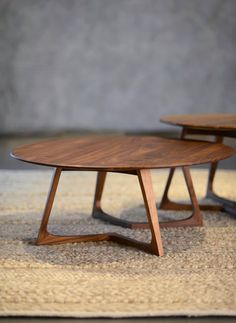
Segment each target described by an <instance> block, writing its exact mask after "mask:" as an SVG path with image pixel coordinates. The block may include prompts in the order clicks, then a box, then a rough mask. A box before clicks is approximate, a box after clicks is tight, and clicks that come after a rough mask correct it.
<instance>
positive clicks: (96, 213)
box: [92, 167, 202, 229]
mask: <svg viewBox="0 0 236 323" xmlns="http://www.w3.org/2000/svg"><path fill="white" fill-rule="evenodd" d="M182 169H183V173H184V178H185V182H186V185H187V188H188V192H189V196H190V200H191V204H189V205H187V204H180V203H174V202H172V201H169V199H168V195H167V193H168V189H169V186H170V183H171V177H170V178H169V179H168V182H167V186H166V189H165V193H164V196H163V199H162V203H161V209H166V210H170V209H171V210H176V211H180V210H192V211H193V212H192V214H191V216H190V217H188V218H186V219H181V220H173V221H165V222H160V226H161V227H164V228H167V227H179V226H201V225H202V215H201V211H200V208H199V205H198V201H197V197H196V194H195V191H194V187H193V182H192V178H191V174H190V171H189V167H182ZM174 170H175V169H174V168H173V169H171V171H170V176H173V173H174ZM124 173H125V172H124ZM103 180H104V177H103V175H102V174H100V173H98V177H97V186H96V193H95V200H94V207H93V212H92V216H93V217H94V218H97V219H100V220H103V221H106V222H109V223H111V224H114V225H118V226H121V227H124V228H130V229H145V228H149V223H148V222H134V221H128V220H124V219H120V218H117V217H115V216H112V215H110V214H107V213H106V212H104V211H103V209H102V203H101V197H102V190H101V187H102V188H103V187H104V181H103Z"/></svg>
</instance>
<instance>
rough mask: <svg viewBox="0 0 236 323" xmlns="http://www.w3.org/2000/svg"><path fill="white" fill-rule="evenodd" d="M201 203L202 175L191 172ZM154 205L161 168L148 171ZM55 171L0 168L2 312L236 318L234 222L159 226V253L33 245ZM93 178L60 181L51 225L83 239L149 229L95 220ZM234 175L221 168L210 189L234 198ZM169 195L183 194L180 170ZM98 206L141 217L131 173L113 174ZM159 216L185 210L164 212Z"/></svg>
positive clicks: (140, 235)
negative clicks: (84, 235) (161, 247)
mask: <svg viewBox="0 0 236 323" xmlns="http://www.w3.org/2000/svg"><path fill="white" fill-rule="evenodd" d="M192 174H193V179H194V183H195V188H196V191H197V195H198V197H199V198H202V197H203V196H204V192H205V185H206V178H207V176H206V175H207V173H206V171H205V170H193V171H192ZM152 175H153V183H154V190H155V193H156V196H157V201H160V197H161V194H162V193H163V189H164V185H165V182H166V178H167V171H154V172H153V173H152ZM50 180H51V171H1V172H0V182H1V185H0V200H1V204H0V237H1V242H0V315H4V316H6V315H16V316H18V315H19V316H22V315H24V316H27V315H30V316H68V317H130V316H133V317H138V316H166V315H193V316H198V315H236V294H235V291H236V274H235V267H236V259H235V257H236V253H235V251H236V218H234V217H233V216H230V215H228V214H226V213H220V212H219V213H213V212H204V213H203V216H204V226H203V227H201V228H200V227H195V228H172V229H162V230H161V234H162V238H163V243H164V250H165V256H164V257H156V256H154V255H151V254H147V253H145V252H142V251H139V250H136V249H134V248H131V247H126V246H121V245H118V244H115V243H112V242H100V243H80V244H78V243H77V244H64V245H54V246H35V244H34V243H35V238H36V236H37V231H38V228H39V224H40V220H41V215H42V211H43V208H44V204H45V200H46V196H47V191H48V188H49V184H50ZM95 180H96V173H93V172H91V173H89V172H84V173H83V172H67V173H64V174H63V175H62V178H61V182H60V185H59V191H58V194H57V197H56V200H55V204H54V208H53V214H52V218H51V222H50V229H51V231H52V232H55V233H63V234H73V233H74V234H79V233H91V232H104V231H113V232H114V231H116V232H120V233H122V234H126V235H127V236H132V237H135V238H137V239H140V240H147V239H150V234H149V230H133V231H132V230H129V229H122V228H119V227H116V226H111V225H108V224H105V223H103V222H101V221H99V220H94V219H92V218H91V216H90V214H91V209H92V202H93V194H94V189H95ZM235 182H236V172H232V171H221V172H218V174H217V177H216V191H217V192H218V193H220V194H222V195H224V196H227V197H229V198H231V199H236V189H235ZM171 197H172V198H174V199H175V200H185V199H187V198H188V194H187V190H186V188H185V184H184V182H183V178H182V174H181V172H179V173H178V174H177V175H176V176H175V180H174V185H173V186H172V190H171ZM103 206H104V210H106V211H107V212H110V213H112V214H114V215H117V216H120V217H124V218H127V219H135V220H139V219H140V220H141V219H144V218H145V210H144V206H143V201H142V196H141V193H140V189H139V185H138V181H137V178H136V177H135V176H129V175H121V174H109V176H108V180H107V183H106V188H105V194H104V203H103ZM159 214H160V216H161V218H165V219H167V218H170V219H171V218H178V217H185V216H187V215H188V214H189V213H188V212H178V213H177V212H170V211H168V212H167V211H165V212H164V211H162V212H161V211H160V212H159Z"/></svg>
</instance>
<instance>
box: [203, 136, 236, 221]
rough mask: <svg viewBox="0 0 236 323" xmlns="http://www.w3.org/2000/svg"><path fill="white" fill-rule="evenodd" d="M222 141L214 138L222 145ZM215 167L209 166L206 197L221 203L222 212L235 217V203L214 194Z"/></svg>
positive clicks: (215, 164)
mask: <svg viewBox="0 0 236 323" xmlns="http://www.w3.org/2000/svg"><path fill="white" fill-rule="evenodd" d="M223 140H224V138H223V137H221V136H216V140H215V142H217V143H222V142H223ZM217 167H218V162H215V163H212V164H211V166H210V171H209V177H208V183H207V193H206V196H207V197H209V198H211V199H212V200H215V201H217V202H219V203H221V205H222V210H224V211H226V212H227V213H229V214H232V215H234V216H235V215H236V202H235V201H231V200H229V199H227V198H224V197H221V196H219V195H217V194H216V193H215V192H214V188H213V182H214V179H215V175H216V171H217Z"/></svg>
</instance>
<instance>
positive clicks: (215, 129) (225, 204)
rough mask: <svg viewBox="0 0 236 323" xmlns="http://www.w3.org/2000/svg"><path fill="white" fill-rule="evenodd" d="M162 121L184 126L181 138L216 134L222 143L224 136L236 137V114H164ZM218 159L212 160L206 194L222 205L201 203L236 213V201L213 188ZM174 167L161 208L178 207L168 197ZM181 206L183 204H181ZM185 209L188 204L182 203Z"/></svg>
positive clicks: (212, 208) (207, 208) (217, 140)
mask: <svg viewBox="0 0 236 323" xmlns="http://www.w3.org/2000/svg"><path fill="white" fill-rule="evenodd" d="M160 120H161V122H164V123H167V124H171V125H175V126H180V127H182V133H181V138H182V139H183V138H187V136H188V135H208V136H215V142H217V143H222V142H223V140H224V137H231V138H236V114H225V113H224V114H222V113H218V114H179V115H168V116H163V117H162V118H161V119H160ZM217 167H218V161H216V162H212V163H211V167H210V172H209V177H208V184H207V193H206V196H207V197H209V198H212V199H213V200H216V201H218V202H220V205H215V206H214V205H201V206H200V208H202V209H205V210H222V211H226V212H228V213H230V214H233V215H236V201H231V200H228V199H226V198H223V197H221V196H219V195H217V194H216V193H215V192H214V190H213V181H214V178H215V174H216V170H217ZM173 174H174V169H172V170H171V172H170V175H169V179H168V184H167V187H166V190H165V194H164V196H163V199H162V202H161V208H163V209H173V208H176V207H178V205H177V204H176V203H173V202H172V201H170V200H169V198H168V190H169V187H170V184H171V181H172V177H173ZM179 207H181V205H179ZM182 207H184V208H185V209H186V208H188V207H187V206H186V205H182Z"/></svg>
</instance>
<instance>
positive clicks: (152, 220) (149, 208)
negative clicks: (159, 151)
mask: <svg viewBox="0 0 236 323" xmlns="http://www.w3.org/2000/svg"><path fill="white" fill-rule="evenodd" d="M138 179H139V184H140V187H141V190H142V194H143V199H144V204H145V208H146V213H147V218H148V223H149V227H150V230H151V233H152V241H151V246H152V248H153V251H154V253H155V254H157V255H159V256H162V255H163V253H164V252H163V247H162V241H161V233H160V226H159V220H158V214H157V208H156V198H155V195H154V192H153V187H152V178H151V174H150V170H149V169H142V170H139V171H138Z"/></svg>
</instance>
